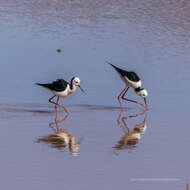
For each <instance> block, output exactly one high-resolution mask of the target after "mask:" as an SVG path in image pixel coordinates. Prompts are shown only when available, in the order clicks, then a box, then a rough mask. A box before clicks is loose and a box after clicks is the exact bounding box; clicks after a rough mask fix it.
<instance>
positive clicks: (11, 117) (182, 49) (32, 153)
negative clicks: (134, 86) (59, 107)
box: [0, 0, 190, 190]
mask: <svg viewBox="0 0 190 190" xmlns="http://www.w3.org/2000/svg"><path fill="white" fill-rule="evenodd" d="M189 6H190V3H189V2H187V1H177V0H175V1H170V0H165V1H152V0H142V1H140V2H139V1H137V0H135V1H130V0H128V1H122V0H119V1H115V0H112V1H106V0H103V1H99V0H96V1H92V0H90V1H87V0H81V1H75V0H73V1H66V0H64V1H63V0H56V1H50V0H46V1H34V0H32V1H25V0H19V1H12V0H6V1H4V0H1V1H0V11H1V14H0V16H1V19H0V24H1V30H0V40H1V43H0V50H1V69H0V80H1V81H2V83H1V91H0V103H1V106H0V107H1V108H0V113H1V115H0V121H1V128H0V130H1V131H0V152H1V158H0V159H1V162H0V163H1V168H2V169H1V172H0V177H1V179H2V183H1V186H2V187H3V189H12V188H16V189H26V188H27V189H58V188H67V189H76V188H78V189H89V188H90V189H97V188H99V189H108V188H109V189H116V188H118V189H121V188H124V187H125V188H127V189H173V190H175V189H176V190H177V189H185V184H186V183H188V182H189V164H188V162H189V151H188V150H189V144H190V140H189V132H190V130H189V127H188V124H189V118H188V113H189V107H188V106H189V102H188V98H189V97H188V94H189V92H190V88H188V86H189V83H188V81H189V79H190V75H189V69H190V66H189V58H190V55H189V50H190V48H189V36H190V32H189V31H190V30H189V29H190V20H189V18H190V17H189ZM58 48H60V49H61V52H60V53H58V52H57V51H56V50H57V49H58ZM106 61H110V62H112V63H114V64H115V65H118V66H120V67H122V68H126V69H130V70H135V71H136V72H138V73H139V75H140V77H141V78H142V81H143V86H144V87H145V88H146V89H147V90H148V92H149V96H148V105H149V107H150V111H148V113H147V116H146V117H147V118H146V124H147V128H146V130H145V131H144V133H138V136H139V137H140V139H139V140H138V142H137V144H136V145H134V141H133V145H126V146H122V147H121V149H119V150H118V149H115V148H114V147H116V145H117V144H118V141H119V140H120V139H121V138H122V137H124V136H125V135H126V133H124V131H125V132H129V131H130V133H128V134H131V133H132V134H133V132H134V127H135V125H137V124H140V123H142V122H143V120H144V116H145V115H144V116H139V117H134V118H127V120H126V124H127V127H128V128H129V129H127V127H126V126H125V125H124V123H123V122H122V120H121V122H120V124H119V125H118V123H117V119H118V116H119V114H120V111H119V107H118V102H117V98H116V97H117V95H118V94H119V92H120V91H121V89H122V88H123V87H124V85H123V83H122V82H121V81H120V79H119V77H118V75H117V73H115V71H114V70H113V69H112V68H111V67H110V66H109V65H108V64H106ZM72 76H79V77H80V78H81V86H82V87H83V88H84V89H85V91H86V92H87V94H86V95H85V94H83V93H81V92H80V90H77V92H76V93H75V94H73V95H71V96H70V97H68V98H67V99H65V100H61V102H62V103H66V105H67V106H68V109H69V111H70V114H69V116H68V117H67V119H66V121H65V122H62V123H59V124H58V127H60V128H62V129H66V131H67V132H68V133H69V134H71V135H72V136H73V137H74V138H75V139H76V142H78V141H80V140H81V143H80V144H79V151H78V153H76V154H73V153H72V152H70V149H69V147H66V148H62V149H57V148H52V146H51V144H50V143H43V142H40V143H37V142H36V141H37V139H38V138H40V137H43V136H45V135H48V134H52V133H53V132H54V131H53V129H52V128H50V127H49V124H50V123H52V122H54V117H55V112H54V109H53V107H52V106H51V105H50V104H49V102H48V98H49V97H51V93H50V92H47V91H45V90H44V89H42V88H40V87H38V86H35V85H34V83H35V82H49V81H52V80H55V79H56V78H64V79H65V80H68V81H69V80H70V79H71V78H72ZM129 96H130V97H131V98H136V99H138V98H137V97H136V96H135V95H134V93H133V92H132V90H131V91H129ZM138 100H140V99H138ZM124 105H125V107H126V108H125V112H124V113H123V114H122V115H121V119H122V117H128V116H130V115H133V114H136V113H140V112H141V111H142V109H141V108H140V107H139V106H138V105H133V104H131V103H124ZM59 119H60V120H61V119H63V113H62V112H60V113H59ZM53 126H54V128H55V127H56V125H53ZM135 135H137V134H136V133H135ZM125 137H128V136H127V135H126V136H125ZM10 182H11V183H10Z"/></svg>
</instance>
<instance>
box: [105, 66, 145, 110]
mask: <svg viewBox="0 0 190 190" xmlns="http://www.w3.org/2000/svg"><path fill="white" fill-rule="evenodd" d="M107 63H108V64H110V65H111V66H112V67H113V68H114V69H115V70H116V71H117V73H118V74H119V76H120V78H121V80H122V81H123V82H124V83H125V85H126V87H125V88H124V89H123V90H122V91H121V93H120V94H119V95H118V101H119V104H120V108H121V109H122V104H121V101H120V97H121V98H122V99H123V100H127V101H130V102H133V103H137V104H140V105H141V106H143V107H144V108H145V109H146V110H148V108H147V104H146V97H147V96H148V92H147V91H146V90H145V89H144V88H141V85H142V82H141V80H140V78H139V76H138V75H137V74H136V73H135V72H132V71H125V70H123V69H120V68H118V67H116V66H115V65H113V64H111V63H109V62H107ZM130 87H131V88H133V89H134V91H135V93H136V94H137V95H139V96H140V97H142V98H143V99H144V102H145V105H146V106H145V105H144V104H143V103H140V102H137V101H135V100H130V99H127V98H125V97H124V96H125V94H126V92H127V91H128V89H129V88H130Z"/></svg>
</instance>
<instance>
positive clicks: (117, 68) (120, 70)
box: [106, 61, 127, 76]
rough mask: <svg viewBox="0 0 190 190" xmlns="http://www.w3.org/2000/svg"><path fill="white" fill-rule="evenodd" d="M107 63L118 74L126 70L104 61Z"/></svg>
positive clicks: (122, 73) (123, 73)
mask: <svg viewBox="0 0 190 190" xmlns="http://www.w3.org/2000/svg"><path fill="white" fill-rule="evenodd" d="M106 63H108V64H109V65H111V66H112V67H113V68H114V69H115V70H116V71H117V72H118V73H119V74H120V75H122V76H124V75H125V73H126V72H127V71H125V70H123V69H120V68H119V67H116V66H115V65H113V64H111V63H110V62H108V61H106Z"/></svg>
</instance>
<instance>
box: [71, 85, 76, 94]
mask: <svg viewBox="0 0 190 190" xmlns="http://www.w3.org/2000/svg"><path fill="white" fill-rule="evenodd" d="M75 90H76V86H75V85H73V84H72V83H71V84H70V92H71V93H73V92H74V91H75Z"/></svg>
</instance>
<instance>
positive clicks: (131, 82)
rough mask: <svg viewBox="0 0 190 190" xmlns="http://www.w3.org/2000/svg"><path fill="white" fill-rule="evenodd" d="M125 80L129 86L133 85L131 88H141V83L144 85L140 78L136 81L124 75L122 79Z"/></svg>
mask: <svg viewBox="0 0 190 190" xmlns="http://www.w3.org/2000/svg"><path fill="white" fill-rule="evenodd" d="M122 80H123V81H124V82H125V84H126V85H127V86H129V87H131V88H134V89H135V88H139V87H141V85H142V82H141V80H139V81H138V82H134V81H131V80H129V79H128V78H127V77H123V79H122Z"/></svg>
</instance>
